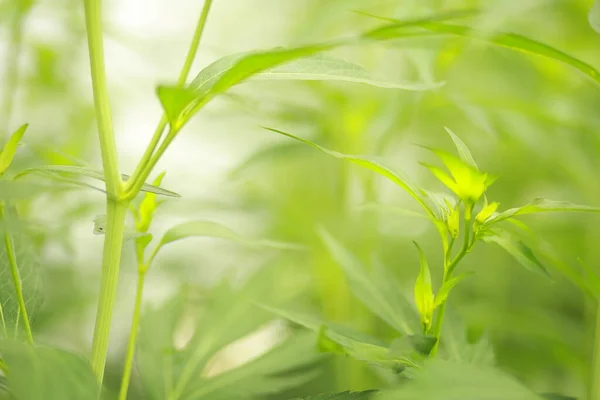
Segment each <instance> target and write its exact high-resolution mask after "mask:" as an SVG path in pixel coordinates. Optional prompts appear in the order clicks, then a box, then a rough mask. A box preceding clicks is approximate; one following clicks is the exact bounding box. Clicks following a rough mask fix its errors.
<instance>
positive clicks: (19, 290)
mask: <svg viewBox="0 0 600 400" xmlns="http://www.w3.org/2000/svg"><path fill="white" fill-rule="evenodd" d="M0 214H1V217H2V219H4V221H5V232H4V246H5V248H6V256H7V257H8V263H9V265H10V273H11V275H12V279H13V285H14V287H15V295H16V297H17V303H18V305H19V313H20V314H22V315H23V326H24V327H25V334H26V335H27V341H28V342H29V343H30V344H33V334H32V333H31V325H30V324H29V316H28V315H27V308H26V307H25V298H24V297H23V283H22V281H21V275H20V274H19V267H18V265H17V257H16V254H15V246H14V243H13V241H12V237H11V236H10V231H9V227H8V225H9V224H8V221H7V218H6V212H5V209H4V205H2V206H0ZM3 317H4V315H3ZM3 319H4V318H3Z"/></svg>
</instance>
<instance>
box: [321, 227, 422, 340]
mask: <svg viewBox="0 0 600 400" xmlns="http://www.w3.org/2000/svg"><path fill="white" fill-rule="evenodd" d="M319 234H320V236H321V239H322V240H323V243H324V244H325V246H326V247H327V249H328V250H329V253H330V254H331V256H332V257H333V259H334V260H335V261H336V262H337V263H338V264H339V266H340V267H341V268H342V269H343V270H344V273H345V275H346V277H347V279H348V281H349V283H350V288H351V290H352V293H354V295H355V296H356V297H358V298H359V300H360V301H361V302H362V303H363V304H364V305H365V306H367V307H368V308H369V309H370V310H371V311H372V312H373V313H374V314H376V315H378V316H379V317H380V318H381V319H383V320H384V321H385V322H386V323H388V324H389V325H390V326H391V327H392V328H394V329H396V330H397V331H398V332H401V333H403V334H412V333H415V323H414V319H413V318H414V315H413V313H412V312H409V311H408V310H407V308H408V307H407V304H406V302H405V301H404V299H403V298H402V297H401V296H399V295H398V294H397V291H398V289H397V285H394V281H393V278H391V277H389V276H385V275H383V271H381V270H379V271H377V270H374V271H372V273H371V274H369V273H368V272H367V268H366V267H365V266H364V265H363V264H362V263H361V261H360V260H359V259H357V258H356V256H355V255H353V254H352V253H350V252H349V251H348V250H347V249H346V248H345V247H344V246H343V245H342V244H341V243H339V242H338V241H337V240H336V239H335V238H334V237H333V236H331V234H329V233H328V232H327V231H325V230H323V229H321V230H320V231H319ZM374 272H379V275H376V274H375V273H374ZM388 286H392V287H395V289H394V290H395V292H392V291H390V290H388V289H387V287H388ZM417 326H418V322H417Z"/></svg>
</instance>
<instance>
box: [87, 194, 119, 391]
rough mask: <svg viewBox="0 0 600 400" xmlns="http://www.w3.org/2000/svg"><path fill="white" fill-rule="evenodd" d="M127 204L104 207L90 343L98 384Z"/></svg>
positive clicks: (105, 349) (115, 202)
mask: <svg viewBox="0 0 600 400" xmlns="http://www.w3.org/2000/svg"><path fill="white" fill-rule="evenodd" d="M127 209H128V204H127V203H125V202H118V201H115V200H113V199H110V198H109V199H107V204H106V222H107V224H106V236H105V238H104V251H103V254H102V278H101V282H100V299H99V301H98V310H97V312H96V325H95V327H94V341H93V344H92V358H91V364H92V369H93V371H94V373H95V374H96V378H98V381H99V382H100V383H101V382H102V379H103V377H104V366H105V364H106V352H107V350H108V340H109V336H110V326H111V320H112V314H113V307H114V303H115V297H116V294H117V283H118V280H119V265H120V262H121V249H122V247H123V232H124V226H125V216H126V215H127Z"/></svg>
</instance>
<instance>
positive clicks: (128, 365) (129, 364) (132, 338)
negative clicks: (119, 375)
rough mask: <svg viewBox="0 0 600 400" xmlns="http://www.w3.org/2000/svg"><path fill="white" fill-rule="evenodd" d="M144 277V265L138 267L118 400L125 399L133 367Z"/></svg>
mask: <svg viewBox="0 0 600 400" xmlns="http://www.w3.org/2000/svg"><path fill="white" fill-rule="evenodd" d="M145 277H146V267H145V266H143V265H140V266H139V267H138V281H137V289H136V294H135V305H134V307H133V317H132V319H131V332H130V333H129V342H128V343H127V355H126V357H125V367H124V369H123V380H122V381H121V390H120V392H119V400H125V399H127V390H128V389H129V382H130V380H131V370H132V369H133V360H134V356H135V346H136V340H137V334H138V330H139V324H140V314H141V309H142V296H143V291H144V280H145Z"/></svg>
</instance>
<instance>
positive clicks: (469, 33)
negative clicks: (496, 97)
mask: <svg viewBox="0 0 600 400" xmlns="http://www.w3.org/2000/svg"><path fill="white" fill-rule="evenodd" d="M374 17H375V18H378V19H382V20H385V21H393V20H391V19H390V18H385V17H377V16H374ZM414 27H418V28H423V29H425V30H426V31H428V33H430V34H432V35H454V36H462V37H468V38H471V39H476V40H480V41H483V42H487V43H489V44H492V45H496V46H500V47H505V48H508V49H510V50H513V51H518V52H523V53H528V54H532V55H535V56H539V57H543V58H547V59H551V60H555V61H558V62H560V63H563V64H565V65H568V66H570V67H573V68H575V69H576V70H578V71H580V72H581V73H583V74H584V75H586V76H587V77H589V78H591V79H592V80H593V81H594V82H595V83H596V84H600V72H599V71H598V70H597V69H595V68H594V67H593V66H592V65H590V64H589V63H587V62H585V61H582V60H580V59H578V58H575V57H573V56H571V55H569V54H567V53H565V52H563V51H561V50H559V49H556V48H554V47H552V46H549V45H547V44H544V43H542V42H538V41H536V40H533V39H530V38H528V37H526V36H523V35H519V34H516V33H505V32H494V33H492V34H490V33H486V32H480V31H477V30H475V29H472V28H470V27H468V26H464V25H456V24H446V23H441V22H435V21H427V20H423V21H415V22H413V23H412V24H410V26H409V25H407V24H406V21H400V20H395V23H392V24H390V25H387V26H384V27H381V28H378V29H376V30H373V31H371V32H369V33H368V34H366V35H365V37H367V38H372V39H376V40H385V39H395V38H403V37H410V36H419V34H420V35H421V36H422V35H424V34H425V33H423V32H415V31H414V30H412V28H414ZM407 28H409V29H407Z"/></svg>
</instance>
